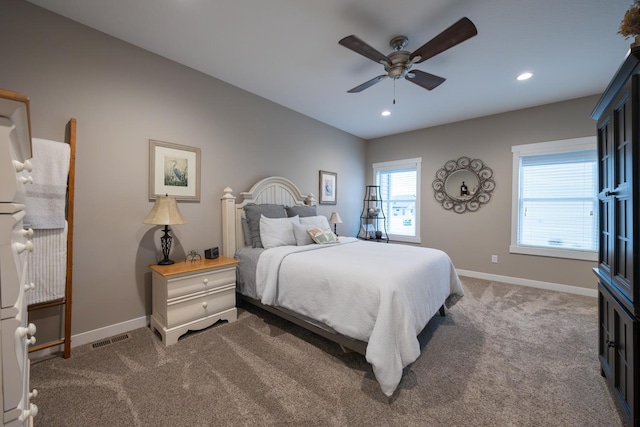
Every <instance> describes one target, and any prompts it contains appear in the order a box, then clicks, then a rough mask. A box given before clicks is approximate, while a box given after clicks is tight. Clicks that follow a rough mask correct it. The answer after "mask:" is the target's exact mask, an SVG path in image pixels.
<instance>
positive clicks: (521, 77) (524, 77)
mask: <svg viewBox="0 0 640 427" xmlns="http://www.w3.org/2000/svg"><path fill="white" fill-rule="evenodd" d="M531 77H533V73H529V72H527V73H522V74H520V75H519V76H518V77H517V79H518V80H520V81H522V80H529V79H530V78H531Z"/></svg>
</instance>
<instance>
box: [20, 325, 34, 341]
mask: <svg viewBox="0 0 640 427" xmlns="http://www.w3.org/2000/svg"><path fill="white" fill-rule="evenodd" d="M16 331H17V332H18V336H19V337H20V338H24V337H26V336H27V335H33V334H35V333H36V325H34V324H33V323H29V325H28V326H27V327H26V328H24V327H19V328H18V329H17V330H16Z"/></svg>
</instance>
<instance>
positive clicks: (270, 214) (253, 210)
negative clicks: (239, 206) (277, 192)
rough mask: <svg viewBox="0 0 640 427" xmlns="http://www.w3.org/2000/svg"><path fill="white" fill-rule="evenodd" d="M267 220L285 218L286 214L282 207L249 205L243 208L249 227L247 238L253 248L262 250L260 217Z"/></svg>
mask: <svg viewBox="0 0 640 427" xmlns="http://www.w3.org/2000/svg"><path fill="white" fill-rule="evenodd" d="M261 215H264V216H266V217H267V218H286V217H287V212H286V211H285V210H284V205H275V204H264V205H256V204H254V203H250V204H248V205H246V206H245V207H244V216H245V217H246V218H247V225H248V226H249V236H250V237H251V246H252V247H254V248H262V247H263V246H262V240H260V216H261Z"/></svg>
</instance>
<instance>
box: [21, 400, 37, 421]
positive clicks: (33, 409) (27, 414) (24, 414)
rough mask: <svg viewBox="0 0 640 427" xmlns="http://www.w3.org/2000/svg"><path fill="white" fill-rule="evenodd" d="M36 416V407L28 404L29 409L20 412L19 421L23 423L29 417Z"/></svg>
mask: <svg viewBox="0 0 640 427" xmlns="http://www.w3.org/2000/svg"><path fill="white" fill-rule="evenodd" d="M36 415H38V407H37V406H36V405H34V404H33V403H30V404H29V409H26V410H24V411H22V415H20V417H19V419H20V421H25V420H27V419H29V417H35V416H36Z"/></svg>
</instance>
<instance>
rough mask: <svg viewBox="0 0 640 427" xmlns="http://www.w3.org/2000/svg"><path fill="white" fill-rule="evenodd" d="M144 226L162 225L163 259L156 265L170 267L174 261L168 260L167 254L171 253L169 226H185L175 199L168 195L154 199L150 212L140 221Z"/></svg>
mask: <svg viewBox="0 0 640 427" xmlns="http://www.w3.org/2000/svg"><path fill="white" fill-rule="evenodd" d="M142 222H143V223H145V224H153V225H164V235H163V236H162V237H160V242H161V244H162V254H163V255H164V259H163V260H162V261H160V262H158V265H171V264H173V263H174V261H172V260H170V259H169V252H170V251H171V240H172V237H171V235H169V231H171V230H170V229H169V226H170V225H174V224H186V223H187V222H186V221H185V220H184V218H183V217H182V215H180V211H179V210H178V204H177V203H176V199H175V198H173V197H169V196H168V195H166V196H164V197H162V196H160V197H158V198H156V202H155V204H154V205H153V207H152V208H151V212H149V215H147V216H146V218H145V219H144V220H142Z"/></svg>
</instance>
